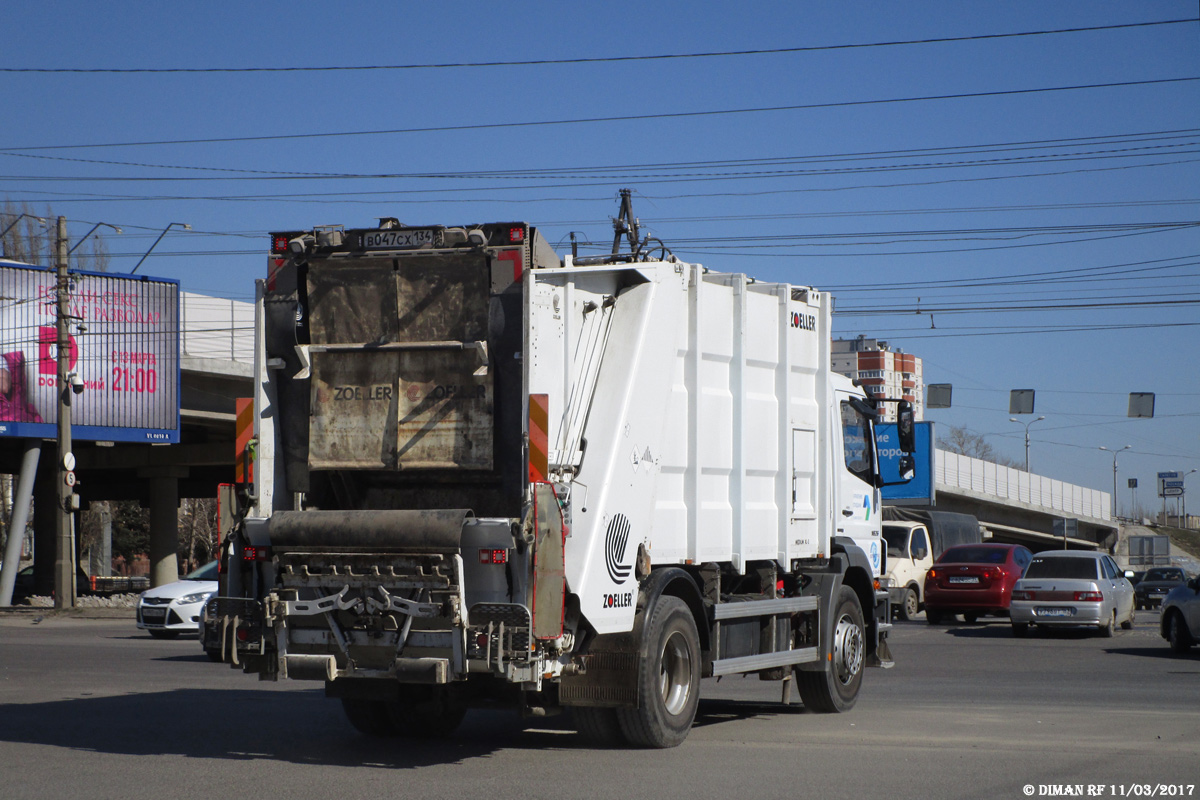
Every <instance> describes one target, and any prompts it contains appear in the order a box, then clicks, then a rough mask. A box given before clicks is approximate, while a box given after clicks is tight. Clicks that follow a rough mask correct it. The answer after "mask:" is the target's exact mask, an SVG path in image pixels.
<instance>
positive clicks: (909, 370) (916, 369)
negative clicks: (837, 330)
mask: <svg viewBox="0 0 1200 800" xmlns="http://www.w3.org/2000/svg"><path fill="white" fill-rule="evenodd" d="M921 370H922V367H921V359H920V358H918V357H917V356H914V355H912V354H910V353H905V352H903V351H900V350H892V349H891V348H889V347H888V343H887V342H881V341H879V340H878V339H868V338H867V337H865V336H859V337H857V338H855V339H837V340H835V341H834V343H833V371H834V372H838V373H841V374H842V375H845V376H846V377H847V378H851V379H853V380H856V381H858V384H859V385H860V386H862V388H863V391H865V392H866V393H867V394H869V395H871V396H872V397H888V398H892V399H901V400H908V401H909V402H911V403H912V404H913V410H914V411H915V412H916V418H917V419H918V420H921V419H924V417H925V381H924V379H923V378H922V376H921ZM883 418H884V421H885V422H895V421H896V404H895V403H888V404H887V406H886V409H885V411H884V417H883Z"/></svg>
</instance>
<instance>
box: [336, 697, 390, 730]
mask: <svg viewBox="0 0 1200 800" xmlns="http://www.w3.org/2000/svg"><path fill="white" fill-rule="evenodd" d="M342 711H344V712H345V714H346V719H347V720H349V722H350V724H351V725H353V726H354V729H355V730H356V731H358V732H359V733H365V734H366V735H367V736H394V735H395V733H396V729H395V727H393V725H392V717H391V715H390V714H388V709H387V703H386V702H384V701H383V700H360V699H357V698H355V699H351V698H349V697H343V698H342Z"/></svg>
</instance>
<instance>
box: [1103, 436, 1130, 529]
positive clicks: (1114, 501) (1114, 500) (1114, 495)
mask: <svg viewBox="0 0 1200 800" xmlns="http://www.w3.org/2000/svg"><path fill="white" fill-rule="evenodd" d="M1131 447H1133V445H1129V444H1127V445H1125V446H1124V447H1122V448H1121V449H1120V450H1109V449H1108V448H1107V447H1105V446H1104V445H1100V449H1101V450H1103V451H1105V452H1106V453H1112V457H1113V493H1112V516H1113V519H1116V518H1117V454H1118V453H1123V452H1125V451H1126V450H1128V449H1130V448H1131Z"/></svg>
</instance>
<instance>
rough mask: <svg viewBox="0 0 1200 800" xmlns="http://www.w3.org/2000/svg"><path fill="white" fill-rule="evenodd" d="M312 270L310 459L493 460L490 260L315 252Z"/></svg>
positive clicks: (467, 463) (394, 465)
mask: <svg viewBox="0 0 1200 800" xmlns="http://www.w3.org/2000/svg"><path fill="white" fill-rule="evenodd" d="M307 280H308V287H307V288H308V317H309V330H310V332H311V337H312V345H311V347H310V348H309V350H310V357H311V361H312V367H311V369H312V397H311V406H310V407H311V418H310V420H309V436H310V440H309V467H310V468H312V469H402V470H409V469H471V470H490V469H491V468H492V463H493V436H494V402H493V376H492V370H490V369H489V368H488V367H489V365H488V348H487V333H488V292H489V286H490V283H489V281H490V275H489V271H488V265H487V261H486V258H485V257H484V256H483V255H482V254H479V253H462V254H451V255H430V256H422V257H415V258H414V257H409V258H405V259H397V260H393V259H384V258H370V259H362V260H355V261H346V260H314V261H313V262H311V263H310V265H309V269H308V278H307Z"/></svg>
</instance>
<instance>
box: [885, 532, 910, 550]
mask: <svg viewBox="0 0 1200 800" xmlns="http://www.w3.org/2000/svg"><path fill="white" fill-rule="evenodd" d="M883 538H884V539H885V540H886V541H887V554H888V555H889V556H906V555H908V553H907V552H905V551H906V549H907V547H908V528H899V527H897V526H895V525H884V526H883Z"/></svg>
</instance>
